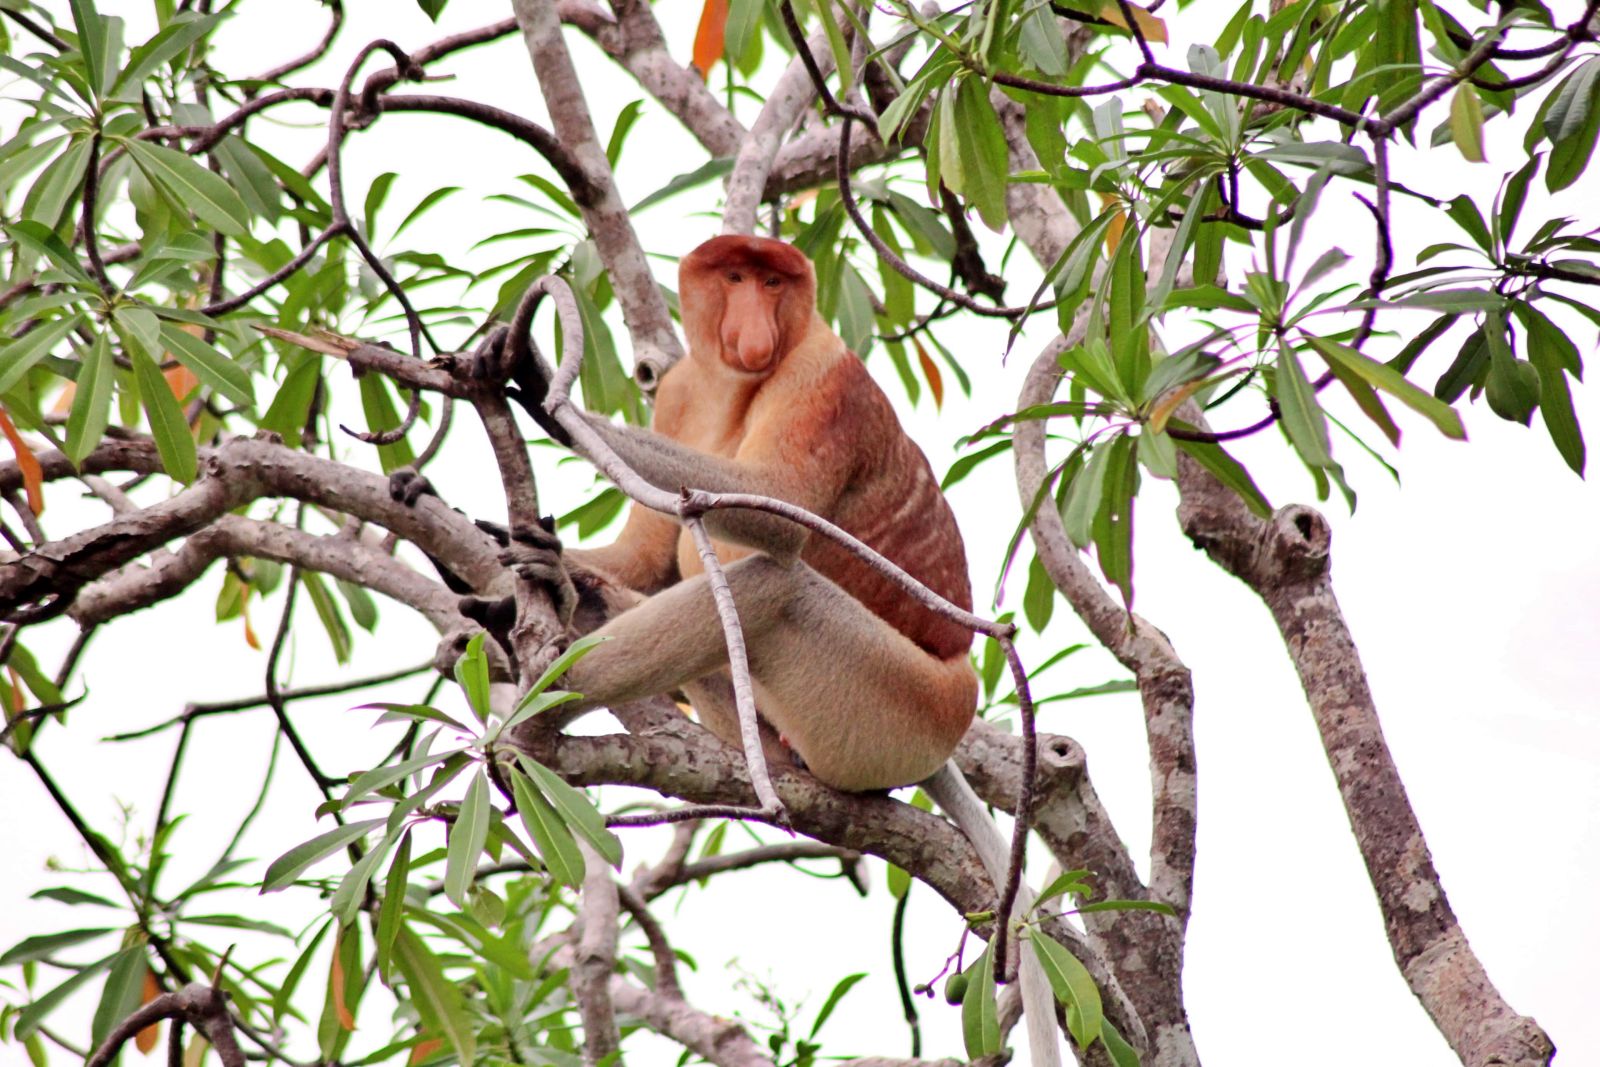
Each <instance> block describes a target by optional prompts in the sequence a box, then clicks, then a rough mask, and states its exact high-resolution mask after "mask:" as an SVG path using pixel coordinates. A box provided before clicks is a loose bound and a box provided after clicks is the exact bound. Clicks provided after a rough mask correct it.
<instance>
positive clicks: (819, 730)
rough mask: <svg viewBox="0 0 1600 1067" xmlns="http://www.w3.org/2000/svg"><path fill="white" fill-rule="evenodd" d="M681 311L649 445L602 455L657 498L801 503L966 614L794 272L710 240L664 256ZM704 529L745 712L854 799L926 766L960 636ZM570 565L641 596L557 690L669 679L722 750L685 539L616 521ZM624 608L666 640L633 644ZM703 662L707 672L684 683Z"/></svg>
mask: <svg viewBox="0 0 1600 1067" xmlns="http://www.w3.org/2000/svg"><path fill="white" fill-rule="evenodd" d="M680 295H681V299H682V309H683V321H684V327H685V332H686V334H687V335H688V338H689V346H690V358H688V359H686V360H683V361H681V362H680V363H679V364H677V365H676V366H674V367H673V368H672V370H671V371H670V372H668V373H667V374H666V375H665V377H664V378H663V379H662V382H661V386H660V389H659V391H658V394H657V400H656V414H655V422H654V427H653V429H654V433H645V432H643V431H629V430H626V429H622V428H618V427H613V426H609V424H600V423H597V424H596V425H597V427H599V428H602V430H603V432H604V433H605V434H606V436H607V438H608V440H609V442H610V443H611V444H612V445H613V447H616V448H617V449H618V451H619V452H621V453H622V454H623V456H624V458H625V459H627V460H629V461H630V463H631V464H632V465H633V466H634V467H635V469H637V470H639V471H640V472H641V473H642V474H643V475H644V476H645V477H646V478H647V479H649V480H651V481H652V482H653V483H655V484H657V485H661V486H662V487H664V488H672V489H676V488H679V487H680V486H682V485H689V486H693V487H696V488H704V489H712V490H721V491H743V492H756V493H764V494H767V495H771V496H775V497H778V498H780V499H783V500H787V501H790V502H792V503H795V504H799V505H801V506H803V507H806V508H808V509H809V510H811V511H813V512H815V513H817V514H819V515H822V516H823V517H825V518H827V519H829V520H830V521H832V522H834V523H836V524H838V525H839V526H841V527H843V528H844V529H846V530H848V531H849V532H851V533H852V534H854V535H855V536H857V537H859V538H860V539H861V540H863V541H865V542H866V543H867V544H868V545H870V546H872V547H873V548H874V549H876V550H877V551H878V552H880V553H881V554H883V555H884V556H885V557H887V558H888V559H890V560H892V561H894V562H895V563H897V564H898V565H899V566H901V567H902V568H904V569H905V570H906V571H908V572H909V573H911V574H912V575H913V576H915V577H917V578H918V579H919V580H921V581H922V582H923V583H924V584H926V585H928V586H929V587H930V588H932V589H933V590H934V591H936V592H938V593H940V594H941V595H943V596H944V597H945V598H946V599H948V600H950V601H952V602H954V603H956V604H958V605H960V606H961V607H963V608H970V606H971V589H970V586H969V583H968V579H967V571H966V558H965V552H964V550H963V546H962V542H961V535H960V532H959V531H958V530H957V528H956V524H955V517H954V515H953V514H952V513H951V511H950V508H949V505H948V504H947V503H946V502H945V500H944V497H943V495H942V494H941V493H940V492H939V487H938V482H937V480H936V479H935V478H934V475H933V471H932V469H931V468H930V467H929V465H928V461H927V459H926V458H925V457H924V456H923V454H922V452H921V451H920V450H919V449H918V448H917V446H916V445H915V444H914V443H913V442H912V441H911V440H910V438H908V437H907V436H906V435H905V432H904V431H903V430H902V429H901V427H900V424H899V420H898V419H897V418H896V416H895V413H894V410H893V409H892V408H891V407H890V405H889V401H888V399H887V398H886V397H885V396H884V395H883V393H882V391H881V390H880V389H879V388H878V387H877V385H876V384H875V383H874V382H873V381H872V379H871V377H870V376H869V375H868V374H867V373H866V370H865V368H864V367H863V366H862V364H861V361H860V360H859V359H857V358H856V357H855V356H854V355H853V354H851V353H850V352H849V351H848V350H847V349H846V348H845V346H844V344H843V342H842V341H840V339H839V338H838V336H837V335H835V334H834V333H833V331H832V330H830V329H828V327H827V325H826V324H825V323H823V321H822V320H821V318H820V317H818V316H817V315H816V312H815V306H814V305H815V282H814V279H813V275H812V271H811V264H810V262H809V260H807V259H806V258H805V256H804V255H803V254H802V253H800V252H799V250H798V249H795V248H794V247H793V246H791V245H787V244H783V243H782V242H778V241H771V240H765V239H762V238H750V237H718V238H713V239H712V240H710V241H708V242H706V243H705V244H703V245H701V246H700V247H699V248H697V249H695V250H694V251H693V252H692V253H690V254H689V255H688V256H686V257H685V258H684V260H683V263H682V265H681V267H680ZM707 525H708V528H709V529H710V531H711V532H712V535H713V537H714V539H715V544H716V547H717V554H718V557H719V558H720V559H721V560H723V561H724V563H726V564H732V566H729V567H728V568H727V571H728V575H729V580H730V583H731V584H732V585H733V587H734V593H735V599H736V602H737V603H738V606H739V609H740V614H741V619H742V621H743V622H744V625H745V629H746V631H747V633H746V638H747V643H748V645H749V647H750V661H751V669H752V674H753V676H754V678H755V683H756V689H757V706H758V709H759V710H760V712H761V713H762V716H763V718H764V719H766V720H767V721H768V722H770V723H771V724H772V725H773V726H775V727H777V729H778V730H780V731H781V732H782V733H783V734H784V735H785V738H786V740H787V741H788V742H789V743H790V744H791V745H793V746H794V748H795V750H796V751H798V752H799V753H800V754H801V756H802V757H803V758H804V759H805V761H806V764H807V765H808V766H809V767H810V768H811V769H812V770H813V772H814V773H816V774H817V775H818V776H819V777H821V778H823V779H824V780H825V781H830V782H831V783H832V784H835V785H838V786H840V787H842V788H856V789H861V788H881V787H883V786H887V785H897V784H902V783H903V782H906V781H911V780H914V779H915V778H920V777H922V776H924V775H926V774H928V773H931V772H932V771H933V770H934V769H936V768H937V766H938V765H939V764H940V763H942V762H943V760H944V759H945V758H946V757H947V756H948V754H949V752H950V750H951V749H952V748H954V746H955V744H956V742H957V741H959V739H960V737H961V734H962V733H963V732H964V731H965V729H966V727H967V725H968V723H969V722H970V721H971V717H972V710H973V705H974V703H975V699H976V679H975V677H974V675H973V672H972V668H971V665H970V663H969V661H968V658H967V653H968V650H969V649H970V647H971V644H972V635H971V633H970V632H969V631H968V630H966V629H965V628H964V627H961V626H959V625H957V624H955V623H952V622H950V621H948V620H946V619H944V618H943V617H941V616H939V615H937V614H935V613H934V612H932V611H930V610H929V609H927V608H925V607H923V606H922V605H920V604H918V603H917V602H916V601H914V600H913V599H912V598H911V597H910V596H908V595H907V594H906V593H905V592H903V591H902V590H901V589H900V588H899V587H898V586H896V585H895V584H894V583H892V582H891V581H890V580H888V579H886V578H884V577H882V576H881V575H879V574H878V573H877V572H875V571H873V570H872V569H871V568H870V567H869V566H868V565H867V564H865V563H863V562H862V561H861V560H859V559H858V558H857V557H855V556H854V555H853V554H851V553H850V552H849V551H848V550H847V549H844V548H842V547H841V546H839V545H837V544H835V543H834V542H832V541H829V540H827V539H825V538H822V537H820V536H817V535H811V536H807V535H806V534H805V532H804V531H802V530H799V528H797V527H795V526H794V524H792V523H788V522H787V521H784V520H778V519H773V518H771V517H770V516H761V515H758V514H756V513H751V512H735V511H718V512H714V513H712V514H711V515H710V516H708V517H707ZM569 555H570V556H571V558H572V560H573V562H574V563H576V564H577V565H578V566H579V567H580V568H588V569H591V570H594V571H598V572H600V573H602V574H603V575H605V576H607V577H609V578H610V579H612V580H613V581H615V582H618V583H620V584H622V585H625V586H626V587H627V588H628V589H631V590H633V591H635V592H636V593H638V594H646V595H650V594H658V593H660V595H659V596H652V599H651V600H649V601H646V602H645V603H644V604H643V605H641V606H640V607H638V608H635V609H633V610H630V611H628V612H626V613H624V614H623V615H621V616H619V617H618V618H616V619H614V620H612V622H611V623H608V624H607V625H606V627H604V628H603V629H602V630H601V632H602V633H605V634H606V635H607V636H613V637H618V638H619V639H623V640H625V641H626V642H628V643H629V645H630V646H631V647H630V648H629V649H626V650H625V649H623V648H612V649H608V647H607V646H602V647H601V648H600V649H599V650H597V651H596V652H595V653H591V654H590V656H589V657H588V658H587V659H585V660H584V661H582V662H580V664H579V666H578V668H576V669H575V671H574V680H573V683H574V684H573V688H576V689H579V690H581V691H583V692H585V693H586V694H587V695H588V696H590V697H591V698H596V697H601V696H605V697H609V698H611V699H616V698H617V695H618V694H624V695H626V694H633V695H638V693H637V690H639V683H638V682H628V681H625V680H624V679H623V678H622V671H623V661H624V660H625V659H627V657H628V656H630V655H631V656H633V657H634V658H635V660H637V659H638V658H639V657H644V658H645V659H647V660H652V661H657V660H659V661H660V662H652V663H651V664H649V665H647V667H646V668H644V669H643V670H642V673H643V674H646V675H649V676H650V678H651V679H652V682H651V684H659V683H660V681H661V680H664V679H669V678H671V677H673V676H675V673H676V674H683V675H684V677H682V678H680V679H679V680H678V681H677V682H676V684H677V685H681V686H683V688H685V690H686V691H687V692H689V693H690V695H691V697H692V698H693V699H694V702H695V705H696V708H697V709H698V710H699V711H700V712H701V716H702V719H703V720H704V721H706V723H707V725H709V726H710V727H711V728H712V729H713V730H714V731H715V732H717V733H718V734H719V735H720V736H723V737H724V739H726V740H730V741H733V742H735V743H737V724H736V721H735V720H734V718H733V712H732V698H731V694H730V693H729V692H728V691H727V687H726V671H725V663H726V653H725V652H722V651H721V635H720V631H719V630H717V628H716V621H715V618H714V616H713V615H712V614H711V613H710V611H709V607H710V600H709V594H708V593H706V592H705V590H704V579H703V578H700V577H699V576H700V574H701V571H702V567H701V561H700V557H699V554H698V552H697V551H696V549H695V547H694V544H693V541H692V539H691V538H690V536H689V534H688V531H686V530H682V529H680V528H679V527H678V525H677V524H676V523H675V522H673V521H672V520H670V519H668V518H666V517H664V516H662V515H660V514H657V513H655V512H650V511H648V510H646V509H644V508H641V507H639V506H637V505H635V506H634V508H633V510H632V511H631V512H630V514H629V517H628V520H627V523H626V525H625V526H624V528H623V531H622V534H621V535H620V536H619V538H618V540H617V541H616V542H615V543H614V544H612V545H609V546H606V547H604V548H601V549H596V550H592V551H583V550H577V551H574V552H572V553H570V554H569ZM796 556H797V557H798V561H797V562H796V561H795V557H796ZM752 557H754V558H752ZM662 590H666V591H667V592H665V593H662V592H661V591H662ZM658 602H659V603H658ZM862 608H865V609H866V610H865V611H863V610H861V609H862ZM644 611H648V612H649V613H650V618H649V619H648V622H649V623H650V624H652V625H664V626H665V627H668V628H670V631H671V633H672V634H673V635H675V636H673V637H669V638H667V639H663V638H661V637H659V636H653V637H648V638H647V637H646V635H645V633H644V623H645V622H646V621H647V620H645V619H644V618H642V617H640V616H639V613H640V612H644ZM668 611H671V612H675V613H677V614H676V616H675V618H674V617H673V616H669V615H668V614H667V612H668ZM663 641H665V643H664V644H663ZM613 644H616V642H613ZM702 644H709V645H712V646H714V647H713V648H711V649H709V652H710V653H713V654H711V655H707V651H708V650H707V649H704V648H701V647H699V645H702ZM672 657H676V658H677V661H678V662H677V663H672V662H668V661H669V660H671V659H672ZM702 664H709V665H710V667H711V669H710V670H709V671H700V675H703V676H704V677H699V676H696V675H695V674H694V673H693V672H694V671H697V670H700V666H701V665H702ZM586 685H587V686H588V687H587V688H586Z"/></svg>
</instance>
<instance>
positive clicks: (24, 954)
mask: <svg viewBox="0 0 1600 1067" xmlns="http://www.w3.org/2000/svg"><path fill="white" fill-rule="evenodd" d="M111 932H112V927H109V926H95V927H90V928H87V929H83V930H62V931H59V932H58V933H54V934H34V935H33V936H32V937H25V938H23V939H22V940H21V941H18V942H17V943H16V944H15V945H12V946H11V947H10V948H8V949H6V951H5V954H4V955H0V967H9V966H11V965H12V964H14V963H27V962H28V961H30V960H42V959H45V958H46V957H48V956H54V955H55V954H56V953H57V952H60V951H61V950H62V949H68V948H71V947H72V946H73V945H81V944H83V943H84V942H85V941H93V940H94V939H95V938H97V937H101V936H103V935H105V934H109V933H111Z"/></svg>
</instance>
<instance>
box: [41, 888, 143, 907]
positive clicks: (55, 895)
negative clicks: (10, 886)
mask: <svg viewBox="0 0 1600 1067" xmlns="http://www.w3.org/2000/svg"><path fill="white" fill-rule="evenodd" d="M28 899H29V900H54V901H56V902H57V903H59V904H72V905H76V904H97V905H99V906H100V907H102V908H120V907H121V906H122V905H120V904H118V903H117V902H116V901H114V900H107V899H106V898H105V897H102V896H96V895H95V894H93V893H85V892H84V891H83V890H81V889H77V888H74V887H73V886H67V885H59V886H51V887H50V888H48V889H39V890H36V891H34V892H33V893H31V894H29V896H28Z"/></svg>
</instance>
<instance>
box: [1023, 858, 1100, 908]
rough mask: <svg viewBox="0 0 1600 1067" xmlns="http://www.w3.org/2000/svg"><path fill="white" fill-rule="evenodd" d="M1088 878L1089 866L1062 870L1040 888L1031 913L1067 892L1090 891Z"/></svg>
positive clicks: (1079, 892)
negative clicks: (1073, 869) (1074, 869)
mask: <svg viewBox="0 0 1600 1067" xmlns="http://www.w3.org/2000/svg"><path fill="white" fill-rule="evenodd" d="M1088 879H1089V870H1088V868H1083V869H1081V870H1076V871H1062V872H1061V873H1060V874H1058V875H1056V876H1055V878H1054V879H1053V880H1052V881H1051V882H1050V884H1049V885H1047V886H1045V887H1044V889H1042V890H1040V892H1039V895H1038V896H1037V897H1036V898H1034V901H1033V907H1032V909H1030V914H1031V913H1034V912H1037V911H1038V910H1039V909H1040V908H1041V907H1042V906H1044V905H1045V904H1048V903H1049V902H1050V901H1052V900H1054V899H1055V898H1056V897H1059V896H1061V895H1063V894H1065V893H1073V894H1081V893H1087V892H1089V881H1088Z"/></svg>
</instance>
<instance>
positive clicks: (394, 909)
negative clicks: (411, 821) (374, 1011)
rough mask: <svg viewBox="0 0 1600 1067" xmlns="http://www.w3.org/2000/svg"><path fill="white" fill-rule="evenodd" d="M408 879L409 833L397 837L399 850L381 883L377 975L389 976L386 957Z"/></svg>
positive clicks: (408, 831)
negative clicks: (381, 897) (381, 895)
mask: <svg viewBox="0 0 1600 1067" xmlns="http://www.w3.org/2000/svg"><path fill="white" fill-rule="evenodd" d="M410 876H411V831H410V829H409V828H408V829H407V830H405V831H404V832H403V833H402V834H401V835H400V847H399V848H398V849H397V850H396V851H395V854H394V862H393V863H391V864H389V873H388V874H387V875H386V876H385V877H384V880H383V901H382V903H380V904H379V905H378V930H377V946H376V948H377V952H378V973H380V974H382V975H384V976H386V977H387V976H388V975H389V974H390V973H391V967H390V958H391V953H392V952H393V951H394V939H395V936H396V935H397V934H398V933H399V931H400V916H401V913H402V911H403V910H404V908H405V902H406V881H407V879H408V878H410Z"/></svg>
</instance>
